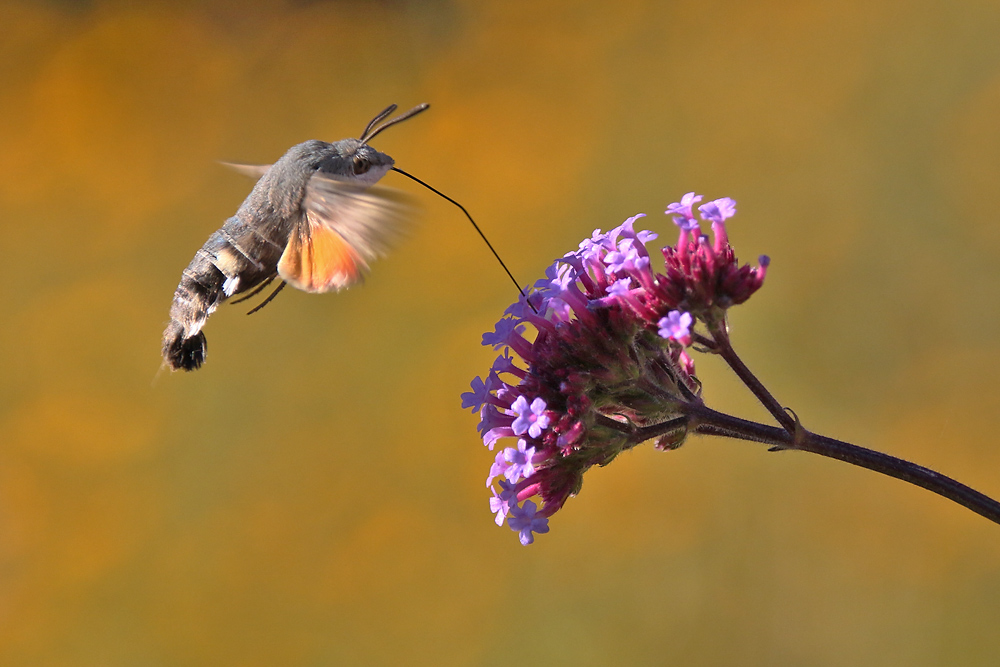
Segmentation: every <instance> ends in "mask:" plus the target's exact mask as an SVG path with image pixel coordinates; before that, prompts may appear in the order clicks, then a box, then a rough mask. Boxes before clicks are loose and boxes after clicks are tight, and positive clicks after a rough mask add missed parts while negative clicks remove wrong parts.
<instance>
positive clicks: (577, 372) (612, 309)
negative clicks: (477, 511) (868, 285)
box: [462, 192, 768, 544]
mask: <svg viewBox="0 0 1000 667" xmlns="http://www.w3.org/2000/svg"><path fill="white" fill-rule="evenodd" d="M701 199H702V198H701V197H700V196H698V195H695V194H694V193H693V192H691V193H688V194H686V195H684V197H682V198H681V201H680V202H677V203H674V204H670V206H669V207H667V211H666V213H667V214H668V215H670V216H672V217H673V220H674V223H675V224H676V225H677V226H678V227H679V228H680V236H679V239H678V242H677V245H676V246H673V247H670V246H668V247H666V248H663V249H662V255H663V258H664V269H665V270H664V271H663V272H657V271H654V270H653V267H652V262H651V257H650V253H649V251H648V250H647V248H646V244H647V243H648V242H650V241H652V240H654V239H655V238H656V234H655V233H653V232H651V231H638V232H637V231H635V230H634V229H633V225H634V224H635V222H636V220H638V219H639V218H641V217H643V215H642V214H640V215H636V216H634V217H631V218H629V219H628V220H626V221H625V222H624V223H622V224H621V225H619V226H618V227H616V228H615V229H612V230H611V231H609V232H606V233H604V232H601V231H600V230H595V231H594V233H593V235H592V236H591V237H590V238H589V239H585V240H584V241H583V242H582V243H580V247H579V249H578V250H576V251H574V252H571V253H567V254H566V255H565V256H564V257H562V258H560V259H558V260H556V262H555V263H554V264H553V265H552V266H550V267H549V268H548V270H547V271H546V273H545V278H543V279H541V280H539V281H538V282H536V283H535V285H534V287H533V288H532V289H531V290H530V292H529V293H528V295H527V296H526V297H525V296H522V297H521V298H520V299H519V300H518V301H517V302H516V303H514V304H513V305H512V306H511V307H510V308H508V309H507V311H506V312H505V313H504V316H503V317H502V318H501V319H500V321H499V322H498V323H497V325H496V328H495V330H494V331H493V332H492V333H488V334H485V335H483V345H489V346H492V347H493V348H494V349H498V350H500V349H502V352H501V355H500V356H499V357H498V358H497V359H496V361H495V362H494V364H493V367H492V368H491V369H490V372H489V374H488V375H487V376H486V378H485V380H484V379H481V378H479V377H477V378H476V379H475V380H473V381H472V391H470V392H466V393H464V394H463V395H462V407H463V408H471V409H472V411H473V412H478V413H479V415H480V422H479V432H480V434H481V435H482V438H483V442H484V443H485V444H486V446H487V447H488V448H489V449H490V450H492V449H493V448H494V446H495V445H496V443H497V441H498V440H500V439H501V438H517V446H516V447H507V448H504V449H502V450H500V451H498V452H497V454H496V457H495V460H494V463H493V466H492V467H491V468H490V473H489V476H488V478H487V480H486V485H487V487H488V488H491V489H492V492H493V497H492V498H491V499H490V510H491V511H492V512H494V513H495V514H496V522H497V525H502V524H503V520H504V518H505V517H506V518H507V524H508V525H509V526H510V528H511V529H512V530H514V531H515V532H517V533H518V535H519V537H520V540H521V543H522V544H530V543H531V542H533V541H534V534H535V533H545V532H548V517H550V516H552V514H554V513H555V512H556V511H557V510H559V509H560V508H561V507H562V506H563V504H564V503H565V502H566V500H567V499H568V498H569V497H570V496H572V495H574V494H576V493H577V492H578V491H579V490H580V487H581V485H582V483H583V474H584V472H586V471H587V470H588V469H590V468H591V467H592V466H594V465H599V466H603V465H607V464H608V463H610V462H611V461H612V460H613V459H614V458H615V457H616V456H618V454H620V453H621V452H622V451H624V450H626V449H629V448H631V447H634V446H635V445H636V444H638V443H637V442H634V441H633V440H632V438H630V437H629V434H628V429H625V428H623V426H625V425H628V426H638V427H642V426H646V425H650V424H658V423H661V422H664V421H666V420H668V419H672V418H674V417H677V416H678V415H679V414H681V411H680V410H679V408H680V407H681V406H682V405H683V404H685V403H687V402H689V401H692V400H697V399H698V396H699V395H700V391H701V386H700V383H699V382H698V380H697V378H696V377H695V375H694V361H693V360H692V359H691V357H690V356H689V355H688V353H687V348H688V347H689V346H690V345H691V344H692V342H693V341H694V335H695V334H694V331H693V328H694V326H695V323H698V322H700V323H702V324H703V325H706V326H709V327H711V326H712V325H715V324H717V323H719V322H721V321H723V320H724V318H725V311H726V309H727V308H729V307H731V306H734V305H736V304H740V303H743V302H744V301H746V300H747V299H748V298H749V297H750V295H751V294H753V293H754V292H755V291H756V290H757V289H759V288H760V286H761V284H762V283H763V280H764V275H765V273H766V269H767V265H768V259H767V257H761V258H760V266H758V267H752V266H749V265H744V266H740V265H739V264H738V263H737V260H736V256H735V254H734V253H733V249H732V247H731V246H730V245H729V241H728V237H727V235H726V228H725V221H726V220H727V219H728V218H731V217H732V216H733V215H734V214H735V213H736V203H735V202H734V201H733V200H732V199H729V198H723V199H716V200H715V201H712V202H708V203H707V204H704V205H702V206H700V207H699V208H698V211H699V212H700V214H701V216H700V218H701V219H700V220H699V219H698V218H697V217H696V216H695V214H694V212H693V210H692V208H693V206H694V205H695V204H696V203H698V202H699V201H701ZM702 222H704V223H709V224H710V225H711V228H712V235H713V237H714V240H711V241H710V239H709V237H708V236H707V235H703V234H702V233H701V223H702ZM525 325H531V326H532V327H533V328H534V329H535V331H536V334H535V335H534V337H533V339H529V337H526V335H525V334H526V326H525ZM511 351H512V352H513V353H514V354H515V355H517V356H518V357H520V360H521V361H522V362H523V365H526V366H527V368H523V367H522V366H521V365H518V364H517V363H516V360H515V358H514V357H512V356H511V354H510V353H511ZM685 436H686V433H684V432H681V433H680V434H672V435H669V436H663V437H661V438H660V439H659V440H658V441H657V447H658V448H660V449H672V448H676V447H679V446H680V445H681V444H682V442H683V440H684V437H685ZM495 481H496V482H497V485H496V486H494V482H495ZM497 487H499V488H497ZM533 496H538V497H540V499H541V501H542V506H541V508H539V507H538V505H537V504H536V503H535V502H533V501H531V500H529V498H531V497H533Z"/></svg>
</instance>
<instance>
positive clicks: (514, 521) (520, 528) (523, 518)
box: [507, 500, 549, 546]
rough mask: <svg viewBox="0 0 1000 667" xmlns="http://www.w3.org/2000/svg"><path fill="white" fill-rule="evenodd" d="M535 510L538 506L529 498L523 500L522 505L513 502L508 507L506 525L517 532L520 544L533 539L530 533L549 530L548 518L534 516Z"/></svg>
mask: <svg viewBox="0 0 1000 667" xmlns="http://www.w3.org/2000/svg"><path fill="white" fill-rule="evenodd" d="M537 512H538V506H537V505H535V503H533V502H532V501H530V500H525V501H524V506H523V507H518V506H517V505H516V504H515V505H513V506H511V508H510V517H508V519H507V525H508V526H510V529H511V530H513V531H514V532H515V533H518V537H519V538H520V539H521V544H523V545H524V546H528V545H529V544H531V543H532V542H534V541H535V536H534V535H532V533H538V534H539V535H540V534H542V533H547V532H549V520H548V519H547V518H544V517H536V516H535V514H536V513H537Z"/></svg>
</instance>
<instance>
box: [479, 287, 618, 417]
mask: <svg viewBox="0 0 1000 667" xmlns="http://www.w3.org/2000/svg"><path fill="white" fill-rule="evenodd" d="M630 289H632V279H631V278H622V279H621V280H616V281H614V282H613V283H611V284H610V285H608V288H607V289H606V290H604V291H605V292H607V293H608V296H626V295H628V291H629V290H630ZM476 379H477V380H478V379H479V378H476ZM463 396H464V394H463ZM463 407H465V406H463Z"/></svg>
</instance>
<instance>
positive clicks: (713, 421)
mask: <svg viewBox="0 0 1000 667" xmlns="http://www.w3.org/2000/svg"><path fill="white" fill-rule="evenodd" d="M685 411H686V412H687V414H688V418H689V419H690V422H689V424H690V426H691V427H692V428H693V430H694V431H695V432H697V433H702V434H705V435H722V436H728V437H731V438H739V439H743V440H752V441H755V442H763V443H767V444H770V445H774V446H777V447H781V448H783V449H797V450H800V451H803V452H812V453H813V454H819V455H820V456H826V457H828V458H831V459H837V460H840V461H844V462H846V463H851V464H853V465H856V466H860V467H862V468H868V469H869V470H874V471H875V472H880V473H882V474H883V475H888V476H890V477H895V478H896V479H901V480H903V481H904V482H909V483H910V484H915V485H917V486H920V487H923V488H925V489H927V490H928V491H932V492H934V493H936V494H938V495H939V496H944V497H945V498H948V499H949V500H953V501H955V502H956V503H958V504H959V505H964V506H965V507H967V508H969V509H970V510H972V511H973V512H975V513H976V514H979V515H980V516H984V517H986V518H987V519H989V520H990V521H992V522H993V523H997V524H1000V503H998V502H997V501H996V500H993V499H992V498H990V497H989V496H986V495H983V494H982V493H979V492H978V491H976V490H975V489H971V488H969V487H968V486H966V485H964V484H961V483H959V482H957V481H955V480H953V479H952V478H950V477H947V476H945V475H942V474H940V473H937V472H934V471H933V470H930V469H929V468H924V467H923V466H919V465H917V464H915V463H910V462H909V461H904V460H903V459H898V458H896V457H895V456H889V455H888V454H882V453H881V452H876V451H873V450H871V449H865V448H864V447H858V446H857V445H852V444H850V443H847V442H843V441H841V440H835V439H833V438H827V437H825V436H822V435H816V434H815V433H810V432H809V431H806V430H805V429H804V428H802V427H801V425H799V424H796V422H794V421H793V422H792V431H791V432H789V431H788V430H785V429H780V428H777V427H774V426H768V425H766V424H759V423H757V422H752V421H748V420H746V419H740V418H739V417H733V416H731V415H727V414H725V413H722V412H717V411H715V410H712V409H711V408H708V407H706V406H704V405H702V404H690V405H688V406H687V407H686V409H685ZM677 428H678V425H677V420H676V419H673V420H670V421H668V422H664V423H663V424H654V425H653V426H646V427H643V428H637V429H635V430H633V431H632V439H633V440H637V441H642V440H649V439H651V438H655V437H657V436H659V435H663V434H664V433H668V432H671V431H675V430H677ZM640 439H641V440H640Z"/></svg>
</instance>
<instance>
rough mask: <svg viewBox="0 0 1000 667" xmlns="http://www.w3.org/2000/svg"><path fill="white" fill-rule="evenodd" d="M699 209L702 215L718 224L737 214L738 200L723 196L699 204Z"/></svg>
mask: <svg viewBox="0 0 1000 667" xmlns="http://www.w3.org/2000/svg"><path fill="white" fill-rule="evenodd" d="M698 210H699V211H700V212H701V215H702V217H704V218H705V219H706V220H708V221H710V222H712V223H713V224H716V225H718V224H722V222H723V221H725V220H728V219H729V218H731V217H733V216H734V215H736V202H735V201H733V200H732V199H730V198H729V197H723V198H722V199H716V200H714V201H710V202H708V203H707V204H704V205H702V206H699V207H698Z"/></svg>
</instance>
